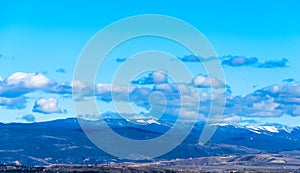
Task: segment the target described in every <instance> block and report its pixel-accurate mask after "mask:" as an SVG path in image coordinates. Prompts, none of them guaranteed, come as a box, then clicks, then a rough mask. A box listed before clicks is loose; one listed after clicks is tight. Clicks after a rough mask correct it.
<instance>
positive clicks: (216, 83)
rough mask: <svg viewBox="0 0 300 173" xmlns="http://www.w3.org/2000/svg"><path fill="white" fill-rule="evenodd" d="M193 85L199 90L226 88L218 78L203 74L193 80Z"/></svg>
mask: <svg viewBox="0 0 300 173" xmlns="http://www.w3.org/2000/svg"><path fill="white" fill-rule="evenodd" d="M193 85H194V86H196V87H199V88H209V87H212V88H224V87H225V84H224V83H223V82H221V81H220V80H219V79H218V78H216V77H208V76H205V75H202V74H199V75H197V76H196V77H195V78H194V79H193Z"/></svg>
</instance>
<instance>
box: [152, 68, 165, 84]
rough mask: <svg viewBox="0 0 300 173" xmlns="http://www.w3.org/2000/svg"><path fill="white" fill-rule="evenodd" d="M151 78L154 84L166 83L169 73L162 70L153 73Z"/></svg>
mask: <svg viewBox="0 0 300 173" xmlns="http://www.w3.org/2000/svg"><path fill="white" fill-rule="evenodd" d="M151 76H152V79H153V82H154V83H165V82H167V80H168V78H167V72H165V71H162V70H156V71H153V72H152V74H151Z"/></svg>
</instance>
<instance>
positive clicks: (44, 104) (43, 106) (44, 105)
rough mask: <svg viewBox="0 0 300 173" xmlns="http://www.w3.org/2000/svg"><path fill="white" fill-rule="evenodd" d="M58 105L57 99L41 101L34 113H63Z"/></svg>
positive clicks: (35, 106)
mask: <svg viewBox="0 0 300 173" xmlns="http://www.w3.org/2000/svg"><path fill="white" fill-rule="evenodd" d="M57 104H58V101H57V100H56V99H55V98H48V99H39V100H37V101H36V102H35V105H34V107H33V109H32V111H33V112H39V113H44V114H51V113H62V111H61V109H59V108H58V107H57Z"/></svg>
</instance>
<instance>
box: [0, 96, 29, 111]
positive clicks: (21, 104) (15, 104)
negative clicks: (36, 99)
mask: <svg viewBox="0 0 300 173" xmlns="http://www.w3.org/2000/svg"><path fill="white" fill-rule="evenodd" d="M0 106H5V107H6V108H8V109H24V108H25V106H26V98H25V97H16V98H6V97H0Z"/></svg>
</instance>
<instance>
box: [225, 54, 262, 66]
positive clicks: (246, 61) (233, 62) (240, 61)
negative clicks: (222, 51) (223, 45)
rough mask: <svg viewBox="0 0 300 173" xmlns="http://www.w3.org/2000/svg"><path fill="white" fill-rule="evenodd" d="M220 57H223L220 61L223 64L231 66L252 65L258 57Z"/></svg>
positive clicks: (255, 63) (256, 61)
mask: <svg viewBox="0 0 300 173" xmlns="http://www.w3.org/2000/svg"><path fill="white" fill-rule="evenodd" d="M222 59H224V60H223V61H222V64H223V65H228V66H231V67H241V66H254V65H257V63H258V59H257V58H256V57H251V58H246V57H244V56H227V57H223V58H222Z"/></svg>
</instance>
